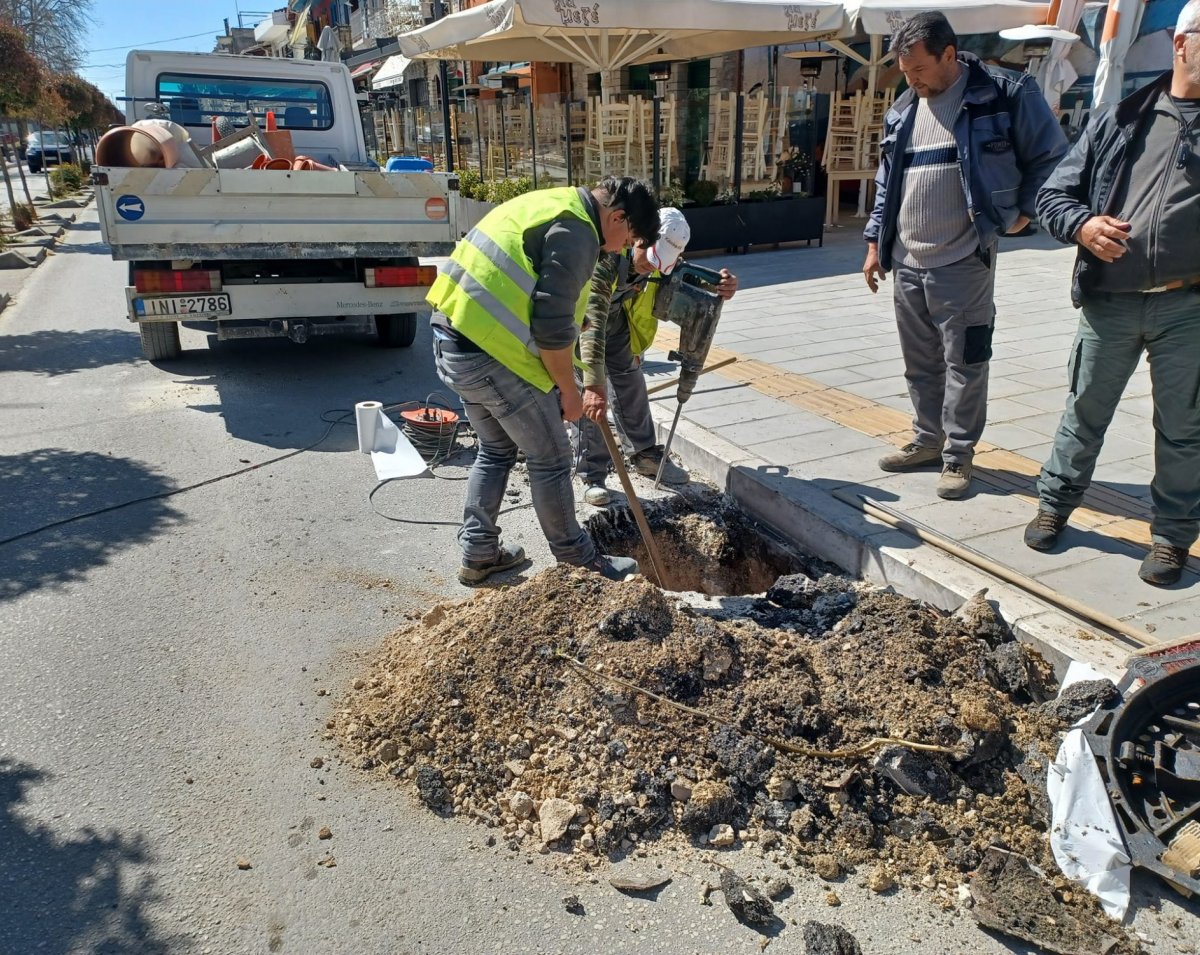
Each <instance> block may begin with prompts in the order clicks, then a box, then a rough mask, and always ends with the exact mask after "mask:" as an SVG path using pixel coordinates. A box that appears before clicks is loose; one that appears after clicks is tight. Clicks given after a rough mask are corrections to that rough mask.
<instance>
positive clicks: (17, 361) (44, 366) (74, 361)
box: [0, 328, 142, 377]
mask: <svg viewBox="0 0 1200 955" xmlns="http://www.w3.org/2000/svg"><path fill="white" fill-rule="evenodd" d="M141 358H142V346H141V342H140V339H139V338H138V334H137V332H123V331H118V330H116V329H113V328H97V329H92V330H90V331H86V332H60V331H44V332H30V333H29V334H28V335H0V372H5V371H28V372H32V373H33V374H35V375H49V376H50V377H54V376H56V375H68V374H70V373H71V372H75V371H85V370H87V369H89V368H103V367H105V366H107V365H131V364H134V363H136V362H138V361H141Z"/></svg>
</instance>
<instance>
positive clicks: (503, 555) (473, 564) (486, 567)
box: [458, 544, 525, 587]
mask: <svg viewBox="0 0 1200 955" xmlns="http://www.w3.org/2000/svg"><path fill="white" fill-rule="evenodd" d="M524 561H525V548H523V547H507V546H505V545H503V544H501V545H500V550H499V552H498V553H497V554H496V556H495V557H493V558H492V559H491V560H464V561H463V562H462V566H461V567H459V568H458V582H459V583H460V584H463V585H465V586H467V587H470V586H472V585H473V584H478V583H482V582H483V581H485V580H487V579H488V578H489V577H490V576H492V574H498V573H499V572H500V571H502V570H508V569H509V568H510V567H516V566H517V564H520V563H523V562H524Z"/></svg>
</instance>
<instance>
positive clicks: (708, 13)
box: [397, 0, 846, 76]
mask: <svg viewBox="0 0 1200 955" xmlns="http://www.w3.org/2000/svg"><path fill="white" fill-rule="evenodd" d="M845 26H846V16H845V8H844V5H843V3H842V2H841V0H801V2H796V3H793V2H781V0H592V2H591V3H583V2H580V0H490V2H489V3H484V4H481V5H480V6H477V7H471V8H470V9H467V10H463V11H461V12H460V13H455V14H451V15H450V16H448V17H443V18H442V19H441V20H438V21H436V22H434V23H431V24H429V25H428V26H425V27H421V28H420V29H418V30H413V31H411V32H409V33H405V34H403V35H402V36H400V37H398V38H397V39H398V40H399V43H400V51H401V52H402V53H404V55H405V56H409V57H412V58H414V59H415V58H423V59H463V60H496V61H505V60H525V61H541V62H551V63H580V64H582V65H583V66H585V67H586V68H587V69H588V70H589V71H591V72H597V73H600V74H601V75H602V76H603V75H604V74H605V73H608V72H609V71H611V70H618V69H621V68H622V67H625V66H629V65H630V64H633V63H649V62H652V61H656V60H689V59H694V58H696V57H702V56H713V55H715V54H718V53H726V52H729V51H731V50H740V49H745V48H748V47H755V46H768V45H773V44H781V45H782V44H787V43H796V42H798V41H801V40H805V39H814V38H818V37H824V36H833V35H836V34H838V33H840V32H842V31H843V30H844V28H845Z"/></svg>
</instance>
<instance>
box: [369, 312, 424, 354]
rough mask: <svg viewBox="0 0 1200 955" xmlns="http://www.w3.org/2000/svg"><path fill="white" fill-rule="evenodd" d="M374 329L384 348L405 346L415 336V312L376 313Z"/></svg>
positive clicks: (411, 341)
mask: <svg viewBox="0 0 1200 955" xmlns="http://www.w3.org/2000/svg"><path fill="white" fill-rule="evenodd" d="M375 331H376V333H377V334H378V335H379V344H381V345H382V346H383V347H384V348H407V347H408V346H409V345H411V344H412V343H413V341H415V340H416V337H417V313H416V312H402V313H400V314H399V315H376V316H375Z"/></svg>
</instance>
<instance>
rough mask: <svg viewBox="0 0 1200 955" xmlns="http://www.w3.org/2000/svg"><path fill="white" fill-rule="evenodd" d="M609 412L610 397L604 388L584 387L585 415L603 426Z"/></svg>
mask: <svg viewBox="0 0 1200 955" xmlns="http://www.w3.org/2000/svg"><path fill="white" fill-rule="evenodd" d="M607 412H608V397H607V396H606V395H605V393H604V389H603V388H596V387H592V386H588V387H587V388H584V389H583V415H584V417H585V418H590V419H591V420H592V421H595V422H596V424H598V425H600V426H601V427H603V425H604V416H605V414H606V413H607Z"/></svg>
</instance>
